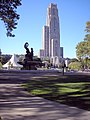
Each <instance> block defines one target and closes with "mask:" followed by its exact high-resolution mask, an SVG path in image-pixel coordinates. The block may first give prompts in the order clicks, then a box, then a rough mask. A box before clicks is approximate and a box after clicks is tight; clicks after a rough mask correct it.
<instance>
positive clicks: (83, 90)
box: [26, 75, 90, 111]
mask: <svg viewBox="0 0 90 120" xmlns="http://www.w3.org/2000/svg"><path fill="white" fill-rule="evenodd" d="M26 90H28V91H29V92H30V93H31V94H34V95H37V96H40V97H43V98H45V99H49V100H52V101H56V102H59V103H63V104H66V105H70V106H74V107H78V108H81V109H84V110H89V111H90V76H89V75H86V76H85V75H67V76H60V77H57V78H56V79H54V78H53V77H48V76H47V79H46V78H45V79H44V78H43V77H42V78H40V79H37V78H36V79H33V80H30V82H29V83H28V84H27V86H26Z"/></svg>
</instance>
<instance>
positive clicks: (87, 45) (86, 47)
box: [76, 21, 90, 59]
mask: <svg viewBox="0 0 90 120" xmlns="http://www.w3.org/2000/svg"><path fill="white" fill-rule="evenodd" d="M85 31H86V32H87V34H86V35H85V38H84V40H83V41H81V42H80V43H78V44H77V46H76V55H77V58H79V59H82V58H86V57H90V21H88V22H87V23H86V29H85Z"/></svg>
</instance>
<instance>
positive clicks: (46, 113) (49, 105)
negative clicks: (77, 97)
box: [0, 75, 90, 120]
mask: <svg viewBox="0 0 90 120" xmlns="http://www.w3.org/2000/svg"><path fill="white" fill-rule="evenodd" d="M19 77H20V76H18V78H19ZM2 78H3V75H0V80H1V82H0V116H1V117H2V120H89V119H90V112H89V111H85V110H82V109H78V108H75V107H69V106H67V105H63V104H59V103H56V102H52V101H49V100H46V99H43V98H41V97H35V96H32V95H30V94H28V93H27V92H26V91H24V89H23V88H21V87H20V81H18V82H19V83H18V82H17V80H16V81H15V79H16V76H14V75H11V76H10V75H7V76H5V77H4V83H3V82H2ZM11 78H13V79H14V81H15V83H13V79H11ZM25 79H26V78H25ZM10 81H11V82H10Z"/></svg>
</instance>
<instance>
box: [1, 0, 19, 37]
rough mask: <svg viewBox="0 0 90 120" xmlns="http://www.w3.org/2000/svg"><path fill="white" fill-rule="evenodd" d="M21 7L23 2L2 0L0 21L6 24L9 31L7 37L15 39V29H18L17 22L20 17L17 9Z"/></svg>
mask: <svg viewBox="0 0 90 120" xmlns="http://www.w3.org/2000/svg"><path fill="white" fill-rule="evenodd" d="M20 5H21V0H0V19H1V20H2V21H3V22H4V24H5V28H6V30H7V33H6V35H7V36H9V37H14V36H15V35H14V34H12V31H13V29H16V25H17V21H18V20H19V18H20V16H19V14H17V12H16V9H17V7H18V6H20Z"/></svg>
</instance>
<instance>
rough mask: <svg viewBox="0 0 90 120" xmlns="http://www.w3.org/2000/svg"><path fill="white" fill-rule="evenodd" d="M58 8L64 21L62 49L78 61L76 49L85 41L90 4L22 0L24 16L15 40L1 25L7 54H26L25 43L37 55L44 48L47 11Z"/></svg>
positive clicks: (87, 1)
mask: <svg viewBox="0 0 90 120" xmlns="http://www.w3.org/2000/svg"><path fill="white" fill-rule="evenodd" d="M50 3H55V4H57V7H58V12H59V19H60V44H61V45H60V46H61V47H64V57H69V58H75V57H76V49H75V47H76V45H77V44H78V42H80V41H82V40H83V39H84V37H85V34H86V33H85V31H84V30H85V26H86V22H87V21H90V0H22V6H20V7H18V10H17V12H18V13H19V14H20V20H19V21H18V26H17V29H16V30H14V31H13V33H14V34H15V35H16V36H15V37H14V38H10V37H7V36H6V30H5V27H4V24H3V22H2V21H0V49H1V50H2V53H3V54H13V53H15V54H25V49H24V47H23V46H24V43H25V42H28V43H29V48H31V47H33V49H34V55H37V54H38V53H39V49H41V48H42V27H43V26H44V25H45V24H46V15H47V7H48V5H49V4H50Z"/></svg>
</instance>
